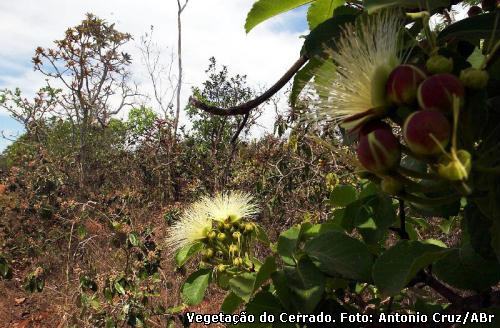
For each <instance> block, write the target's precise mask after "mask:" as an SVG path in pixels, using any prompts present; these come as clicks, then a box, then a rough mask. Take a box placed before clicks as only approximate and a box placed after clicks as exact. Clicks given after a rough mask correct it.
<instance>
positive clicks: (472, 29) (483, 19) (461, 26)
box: [438, 12, 500, 44]
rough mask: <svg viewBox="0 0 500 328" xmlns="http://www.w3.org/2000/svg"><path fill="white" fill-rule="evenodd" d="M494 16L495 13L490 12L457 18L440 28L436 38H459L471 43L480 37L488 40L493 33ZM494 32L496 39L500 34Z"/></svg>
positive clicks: (476, 41)
mask: <svg viewBox="0 0 500 328" xmlns="http://www.w3.org/2000/svg"><path fill="white" fill-rule="evenodd" d="M496 16H497V13H495V12H491V13H487V14H481V15H477V16H473V17H468V18H466V19H462V20H459V21H458V22H455V23H453V24H451V25H449V26H448V27H446V28H445V29H444V30H442V31H441V33H439V35H438V40H450V39H460V40H467V41H470V42H471V43H473V44H476V43H478V41H479V40H481V39H488V40H489V39H490V38H491V36H492V34H493V27H494V24H495V19H496ZM496 33H497V34H496V38H497V39H498V37H500V35H499V33H498V31H497V32H496Z"/></svg>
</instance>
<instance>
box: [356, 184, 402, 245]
mask: <svg viewBox="0 0 500 328" xmlns="http://www.w3.org/2000/svg"><path fill="white" fill-rule="evenodd" d="M361 201H362V206H363V207H365V210H364V211H361V212H359V214H364V216H363V215H358V216H357V217H355V218H354V225H355V226H356V227H357V229H358V231H359V232H360V234H361V235H362V236H363V239H364V241H365V242H366V243H368V244H376V243H378V242H379V241H381V240H383V239H384V237H385V236H386V234H387V231H388V229H389V227H391V226H392V225H393V223H394V222H395V221H396V219H397V217H396V211H395V210H394V206H393V204H392V199H391V198H390V197H388V196H387V195H385V194H381V193H378V194H376V195H373V196H369V197H366V198H364V199H362V200H361ZM351 205H352V204H351ZM348 214H349V213H348Z"/></svg>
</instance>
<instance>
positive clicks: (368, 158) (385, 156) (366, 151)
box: [357, 129, 401, 173]
mask: <svg viewBox="0 0 500 328" xmlns="http://www.w3.org/2000/svg"><path fill="white" fill-rule="evenodd" d="M357 153H358V160H359V162H360V163H361V165H363V167H364V168H365V169H366V170H368V171H370V172H374V173H383V172H387V171H390V170H391V169H393V168H395V167H396V166H397V165H398V164H399V162H400V160H401V147H400V145H399V141H398V139H397V138H396V137H395V136H394V135H393V134H392V132H391V131H390V130H387V129H377V130H374V131H372V132H370V133H369V134H367V135H365V136H362V137H361V139H360V140H359V145H358V152H357Z"/></svg>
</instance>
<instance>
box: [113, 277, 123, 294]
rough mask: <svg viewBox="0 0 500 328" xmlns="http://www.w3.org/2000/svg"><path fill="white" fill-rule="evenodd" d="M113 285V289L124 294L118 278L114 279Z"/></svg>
mask: <svg viewBox="0 0 500 328" xmlns="http://www.w3.org/2000/svg"><path fill="white" fill-rule="evenodd" d="M114 287H115V290H116V291H117V292H118V293H120V294H122V295H125V289H124V288H123V286H122V285H121V284H120V280H116V281H115V283H114Z"/></svg>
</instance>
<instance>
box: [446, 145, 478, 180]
mask: <svg viewBox="0 0 500 328" xmlns="http://www.w3.org/2000/svg"><path fill="white" fill-rule="evenodd" d="M471 159H472V156H471V154H470V153H469V152H468V151H466V150H463V149H461V150H459V151H457V153H456V158H453V156H452V158H450V157H449V156H448V155H444V156H443V157H442V158H441V160H440V163H439V164H438V173H439V175H440V176H441V177H442V178H444V179H447V180H450V181H462V180H467V178H468V177H469V173H470V170H471Z"/></svg>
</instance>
